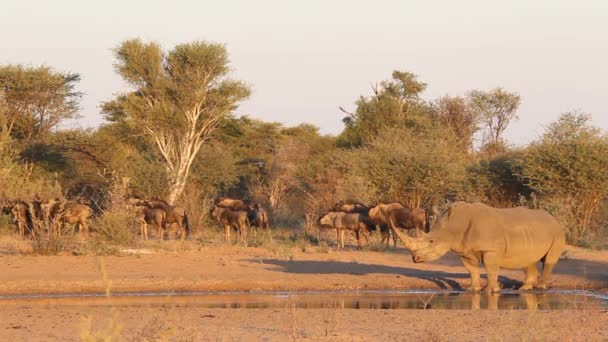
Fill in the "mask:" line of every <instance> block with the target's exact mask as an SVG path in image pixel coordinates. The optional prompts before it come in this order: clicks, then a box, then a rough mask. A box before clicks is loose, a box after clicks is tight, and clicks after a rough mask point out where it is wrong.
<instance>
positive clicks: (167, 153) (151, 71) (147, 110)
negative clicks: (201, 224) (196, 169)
mask: <svg viewBox="0 0 608 342" xmlns="http://www.w3.org/2000/svg"><path fill="white" fill-rule="evenodd" d="M115 56H116V64H115V69H116V71H117V73H118V74H119V75H120V76H122V78H123V79H124V80H125V81H127V82H128V83H129V84H130V85H131V86H132V87H133V88H135V89H134V91H133V92H130V93H127V94H123V95H120V96H119V97H118V98H116V99H115V100H113V101H110V102H106V103H105V104H104V105H103V110H104V112H105V114H106V117H107V118H108V120H114V121H117V120H127V121H129V122H130V123H131V124H133V125H134V126H137V127H141V130H142V131H143V133H145V134H147V135H149V136H150V137H151V138H152V140H153V141H154V143H155V144H156V147H157V148H158V151H159V152H160V154H161V155H162V156H163V158H164V160H165V166H166V171H167V174H168V178H169V197H168V201H169V202H170V203H173V202H175V201H176V200H177V198H178V197H179V196H180V195H181V194H182V192H183V190H184V188H185V186H186V181H187V179H188V175H189V173H190V169H191V167H192V163H193V162H194V159H195V157H196V155H197V153H198V152H199V151H200V149H201V147H202V146H203V145H204V144H205V143H206V142H208V141H209V139H210V138H211V137H212V135H213V133H214V131H215V130H216V129H217V127H218V125H219V124H220V122H221V121H222V120H223V119H224V118H225V117H226V116H228V115H229V114H230V113H231V112H232V111H233V110H234V109H236V107H237V105H238V104H239V103H240V102H241V101H242V100H244V99H246V98H247V97H248V96H249V94H250V90H249V88H248V87H247V86H246V85H245V84H244V83H242V82H239V81H234V80H232V79H230V78H229V77H228V73H229V71H230V68H229V65H228V63H229V61H228V53H227V51H226V48H225V47H224V46H223V45H221V44H215V43H208V42H193V43H187V44H180V45H177V46H175V48H173V50H171V51H168V52H164V51H163V50H162V49H161V47H160V46H159V45H158V44H157V43H154V42H152V43H144V42H142V41H141V40H139V39H134V40H127V41H125V42H123V43H122V44H120V46H119V47H118V48H117V49H116V50H115Z"/></svg>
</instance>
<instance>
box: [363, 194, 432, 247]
mask: <svg viewBox="0 0 608 342" xmlns="http://www.w3.org/2000/svg"><path fill="white" fill-rule="evenodd" d="M368 215H369V217H370V219H371V220H372V221H373V222H375V223H376V224H378V225H380V229H381V231H384V233H383V240H382V241H384V237H385V236H386V237H387V240H386V244H387V247H388V233H387V231H388V230H389V229H391V228H401V229H416V235H417V236H420V233H421V231H428V215H427V213H426V210H424V209H421V208H408V207H406V206H404V205H403V204H401V203H389V204H384V203H380V204H377V205H375V206H373V207H371V208H370V209H369V214H368ZM393 246H394V247H396V246H397V236H395V235H394V234H393Z"/></svg>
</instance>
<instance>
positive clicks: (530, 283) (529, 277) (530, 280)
mask: <svg viewBox="0 0 608 342" xmlns="http://www.w3.org/2000/svg"><path fill="white" fill-rule="evenodd" d="M525 272H526V281H525V282H524V285H522V287H520V288H519V290H520V291H525V290H532V288H534V283H536V280H537V279H538V269H537V268H536V263H533V264H532V265H530V266H528V267H526V269H525Z"/></svg>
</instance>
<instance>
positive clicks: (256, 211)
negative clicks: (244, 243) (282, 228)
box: [247, 203, 270, 231]
mask: <svg viewBox="0 0 608 342" xmlns="http://www.w3.org/2000/svg"><path fill="white" fill-rule="evenodd" d="M247 215H248V218H249V225H250V227H252V228H253V227H256V230H257V228H259V229H266V230H268V231H270V225H269V219H268V212H267V211H266V210H265V209H264V208H262V207H260V206H259V205H258V204H257V203H256V204H253V205H249V206H247Z"/></svg>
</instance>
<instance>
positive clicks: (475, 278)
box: [460, 256, 481, 292]
mask: <svg viewBox="0 0 608 342" xmlns="http://www.w3.org/2000/svg"><path fill="white" fill-rule="evenodd" d="M460 261H462V264H463V265H464V268H466V269H467V271H469V274H470V276H471V286H469V287H468V288H467V290H469V291H474V292H478V291H481V282H480V280H479V261H478V260H477V259H471V258H467V257H464V256H461V257H460Z"/></svg>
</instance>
